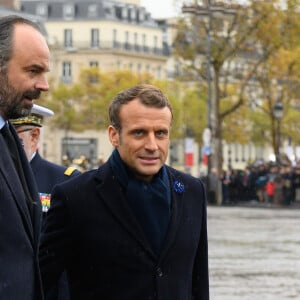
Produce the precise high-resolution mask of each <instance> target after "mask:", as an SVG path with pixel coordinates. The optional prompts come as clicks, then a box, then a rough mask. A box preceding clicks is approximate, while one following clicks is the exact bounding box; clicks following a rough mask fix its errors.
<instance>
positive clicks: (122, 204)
mask: <svg viewBox="0 0 300 300" xmlns="http://www.w3.org/2000/svg"><path fill="white" fill-rule="evenodd" d="M103 167H104V169H102V171H103V172H101V175H100V174H99V173H100V172H98V175H99V177H98V179H100V183H99V184H98V186H97V192H98V193H99V195H100V197H101V200H102V201H103V202H104V203H105V205H106V206H107V208H108V209H109V210H110V212H111V214H113V215H114V216H115V217H116V218H117V220H118V221H119V222H120V224H122V226H123V227H124V228H126V230H127V231H128V233H129V234H130V235H132V236H133V237H134V239H135V240H136V241H137V242H138V243H140V244H141V245H142V246H143V247H144V249H145V250H146V251H147V252H148V253H149V255H151V256H153V257H156V255H155V254H154V252H153V251H152V249H151V245H150V243H149V242H148V240H147V238H146V236H145V234H144V232H143V229H142V227H141V225H140V224H139V222H138V221H137V219H136V217H135V216H134V214H133V213H132V211H131V208H130V206H129V204H128V202H127V201H126V199H125V197H124V194H123V192H122V190H121V187H120V185H119V183H118V181H117V179H116V177H115V176H114V175H113V173H112V171H111V169H110V166H109V164H108V163H106V164H105V165H104V166H103ZM103 174H106V176H103Z"/></svg>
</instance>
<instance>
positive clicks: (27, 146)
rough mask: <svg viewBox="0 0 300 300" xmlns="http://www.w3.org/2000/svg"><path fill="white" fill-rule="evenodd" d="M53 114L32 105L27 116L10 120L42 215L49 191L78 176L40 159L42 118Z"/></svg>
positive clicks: (69, 170)
mask: <svg viewBox="0 0 300 300" xmlns="http://www.w3.org/2000/svg"><path fill="white" fill-rule="evenodd" d="M53 114H54V112H53V111H52V110H50V109H48V108H46V107H43V106H40V105H37V104H34V105H33V108H32V110H31V114H30V115H29V116H27V117H23V118H19V119H14V120H10V121H11V123H12V124H13V125H14V127H15V129H16V131H17V133H18V135H19V137H20V139H21V142H22V144H23V147H24V150H25V152H26V155H27V158H28V160H29V162H30V166H31V168H32V171H33V174H34V177H35V180H36V183H37V186H38V191H39V195H40V199H41V202H42V205H43V214H45V213H46V212H47V211H48V209H49V206H50V196H51V190H52V188H53V187H54V185H56V184H57V183H60V182H63V181H65V180H67V179H69V178H70V177H73V176H76V175H79V174H80V172H79V171H78V170H77V169H76V168H74V167H65V166H61V165H57V164H54V163H52V162H50V161H48V160H46V159H44V158H42V157H41V155H40V153H39V151H38V148H39V142H40V137H41V128H42V126H43V120H44V117H49V116H52V115H53Z"/></svg>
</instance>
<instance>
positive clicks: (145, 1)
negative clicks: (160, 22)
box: [141, 0, 178, 18]
mask: <svg viewBox="0 0 300 300" xmlns="http://www.w3.org/2000/svg"><path fill="white" fill-rule="evenodd" d="M175 2H176V1H175ZM141 6H144V7H145V8H146V9H147V11H149V12H150V13H151V16H152V17H153V18H168V17H174V16H177V15H178V13H176V8H175V6H174V0H141Z"/></svg>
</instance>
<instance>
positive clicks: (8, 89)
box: [0, 72, 40, 120]
mask: <svg viewBox="0 0 300 300" xmlns="http://www.w3.org/2000/svg"><path fill="white" fill-rule="evenodd" d="M26 96H27V97H28V98H31V99H38V98H39V97H40V91H34V92H31V91H27V92H25V93H23V92H18V91H17V90H16V89H15V88H14V87H13V86H11V84H10V83H9V82H8V78H7V75H6V74H3V73H1V72H0V111H1V113H2V117H3V118H4V119H5V120H8V119H17V118H22V117H26V116H28V115H29V114H30V112H31V109H32V104H31V105H26V106H25V105H24V104H22V99H24V98H25V97H26Z"/></svg>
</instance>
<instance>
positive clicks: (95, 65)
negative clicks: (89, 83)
mask: <svg viewBox="0 0 300 300" xmlns="http://www.w3.org/2000/svg"><path fill="white" fill-rule="evenodd" d="M90 67H91V68H93V67H95V68H98V67H99V63H98V62H97V61H96V60H93V61H90Z"/></svg>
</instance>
